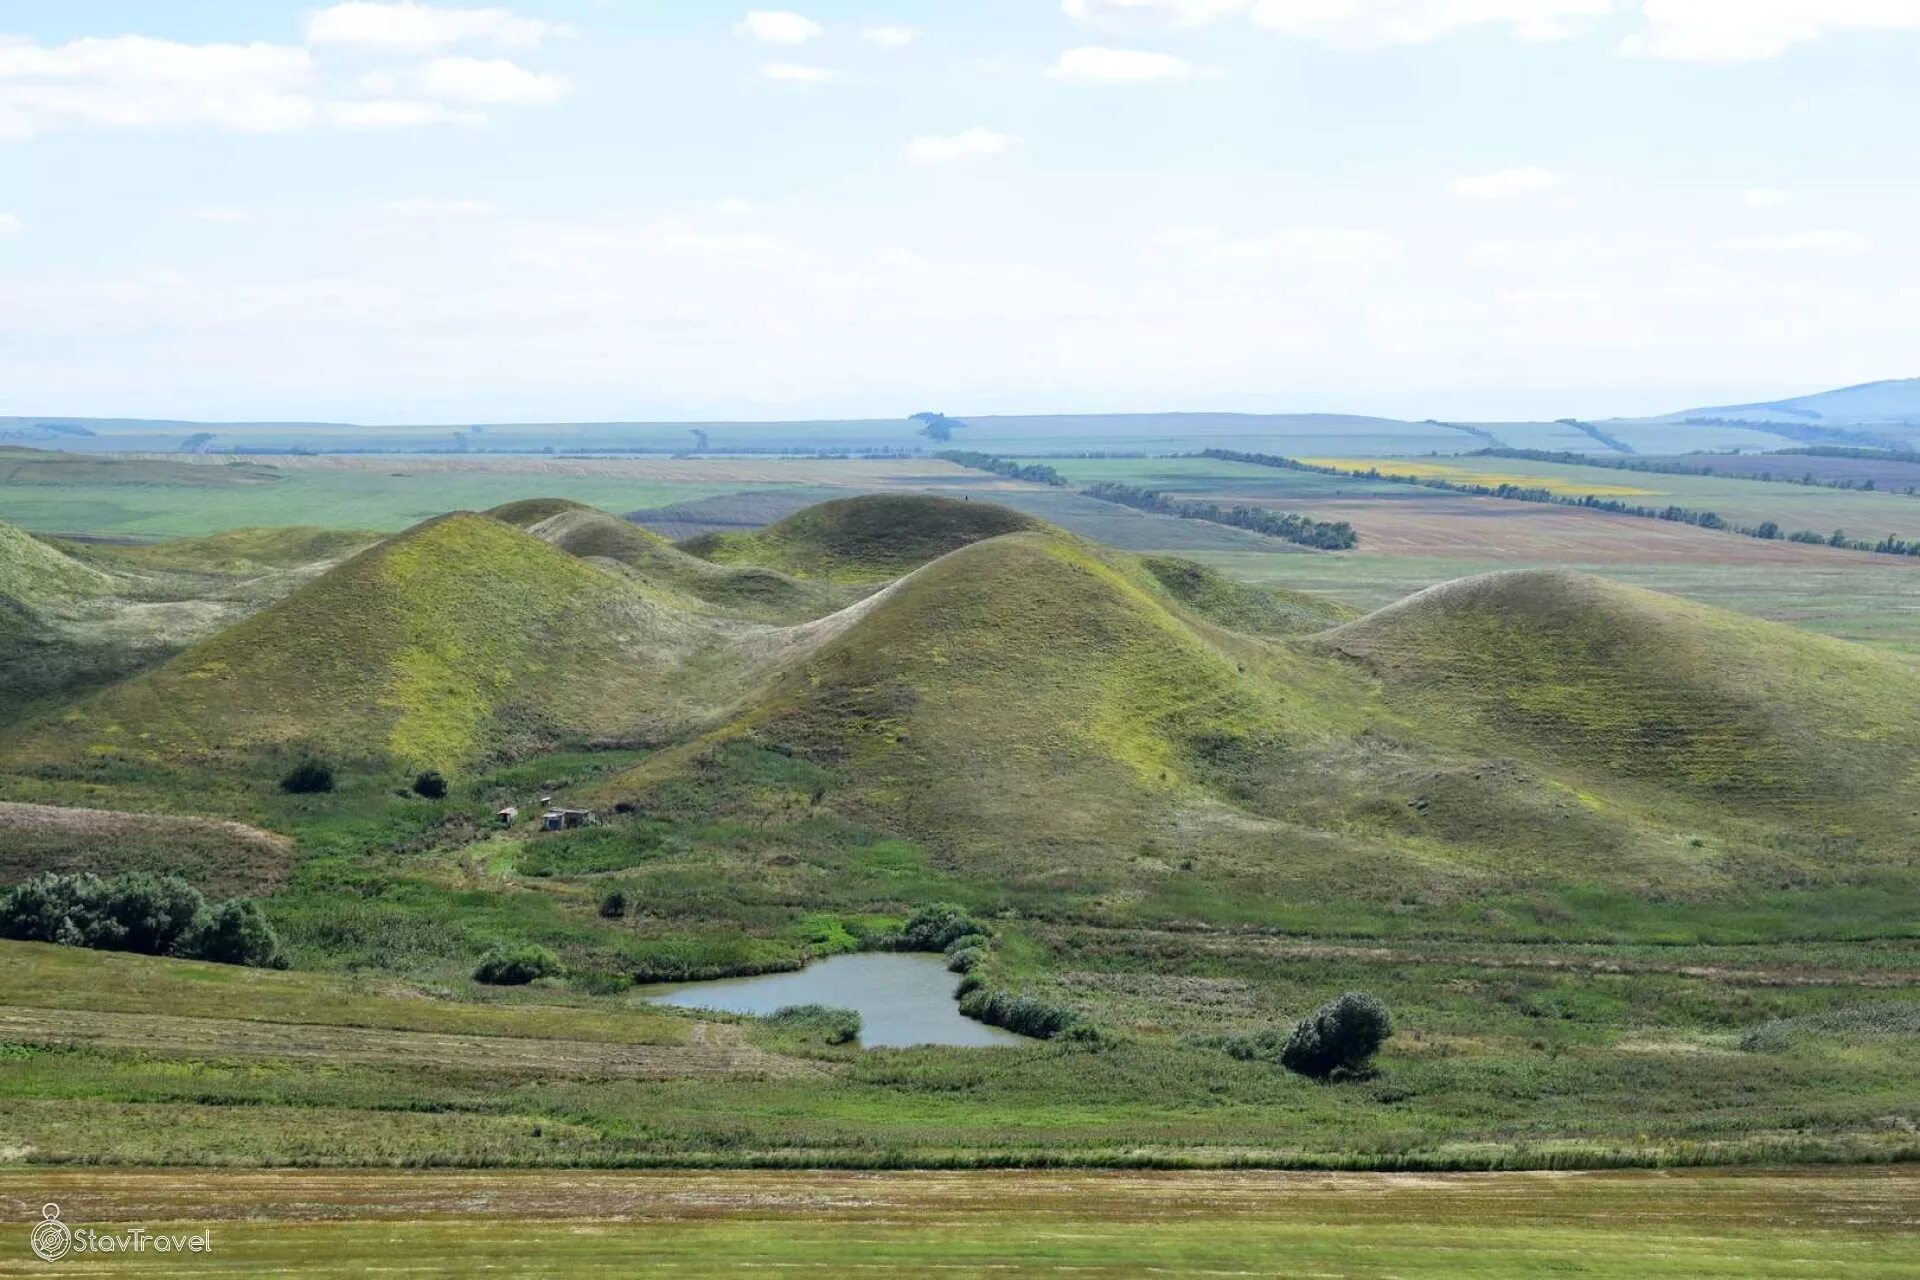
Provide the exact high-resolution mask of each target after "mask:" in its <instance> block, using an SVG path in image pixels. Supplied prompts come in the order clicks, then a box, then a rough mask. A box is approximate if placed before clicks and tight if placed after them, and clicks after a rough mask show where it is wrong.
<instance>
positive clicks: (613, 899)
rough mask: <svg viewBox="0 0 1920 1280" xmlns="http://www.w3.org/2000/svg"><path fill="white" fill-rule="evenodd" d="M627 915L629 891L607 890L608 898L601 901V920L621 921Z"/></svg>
mask: <svg viewBox="0 0 1920 1280" xmlns="http://www.w3.org/2000/svg"><path fill="white" fill-rule="evenodd" d="M626 914H627V891H626V890H625V889H609V890H607V892H606V896H605V897H603V898H601V899H600V918H601V919H602V920H619V919H621V918H622V917H624V916H625V915H626Z"/></svg>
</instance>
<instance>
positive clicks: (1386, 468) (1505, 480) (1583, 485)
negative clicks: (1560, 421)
mask: <svg viewBox="0 0 1920 1280" xmlns="http://www.w3.org/2000/svg"><path fill="white" fill-rule="evenodd" d="M1300 461H1301V462H1305V463H1307V464H1309V465H1311V466H1316V467H1332V468H1334V469H1336V470H1339V471H1353V472H1364V471H1367V470H1368V469H1370V468H1377V469H1378V470H1379V471H1380V472H1381V473H1382V474H1383V475H1393V476H1415V477H1417V478H1419V479H1422V480H1445V481H1448V482H1450V483H1452V484H1483V485H1487V486H1489V487H1492V488H1498V487H1499V486H1500V485H1503V484H1510V485H1516V486H1522V487H1539V488H1542V489H1546V490H1548V491H1550V492H1552V493H1557V494H1562V495H1565V496H1567V497H1571V498H1589V497H1591V498H1642V497H1653V496H1656V495H1658V494H1659V493H1660V492H1661V490H1659V489H1643V488H1640V487H1638V486H1636V485H1634V484H1631V483H1627V482H1624V481H1615V482H1614V483H1611V484H1601V483H1596V482H1593V481H1588V480H1569V479H1563V478H1562V477H1559V476H1552V475H1549V476H1539V475H1530V474H1525V473H1522V472H1516V471H1508V470H1503V469H1501V468H1500V466H1499V464H1498V462H1492V461H1490V463H1489V465H1487V466H1479V465H1476V464H1474V463H1470V462H1462V463H1460V464H1459V465H1457V466H1456V465H1451V464H1447V463H1440V462H1426V461H1414V460H1409V459H1403V458H1382V459H1369V458H1301V459H1300ZM1619 474H1623V475H1624V474H1628V473H1624V472H1623V473H1619Z"/></svg>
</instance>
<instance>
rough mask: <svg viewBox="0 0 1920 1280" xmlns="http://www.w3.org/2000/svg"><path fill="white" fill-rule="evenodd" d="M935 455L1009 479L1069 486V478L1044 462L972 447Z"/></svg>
mask: <svg viewBox="0 0 1920 1280" xmlns="http://www.w3.org/2000/svg"><path fill="white" fill-rule="evenodd" d="M933 456H934V457H936V458H940V459H942V460H943V461H946V462H951V463H953V464H954V465H955V466H957V467H966V468H968V469H969V470H973V471H991V472H992V473H993V474H994V475H997V476H1005V477H1007V478H1008V479H1009V480H1025V481H1026V482H1027V483H1029V484H1044V485H1050V486H1052V487H1053V488H1055V489H1064V488H1066V487H1067V478H1066V477H1065V476H1063V475H1061V474H1060V473H1059V472H1058V471H1055V470H1054V469H1053V468H1052V467H1050V466H1048V465H1047V464H1046V463H1044V462H1024V463H1023V462H1016V461H1014V460H1013V459H1012V458H996V457H994V456H993V455H992V454H990V453H978V452H976V451H974V450H971V449H949V450H947V451H946V452H944V453H936V454H934V455H933Z"/></svg>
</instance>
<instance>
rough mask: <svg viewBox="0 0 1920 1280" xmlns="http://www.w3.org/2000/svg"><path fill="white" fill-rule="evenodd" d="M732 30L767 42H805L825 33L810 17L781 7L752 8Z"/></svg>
mask: <svg viewBox="0 0 1920 1280" xmlns="http://www.w3.org/2000/svg"><path fill="white" fill-rule="evenodd" d="M734 30H735V31H738V32H739V33H740V34H741V35H743V36H747V37H748V38H750V39H754V40H763V41H765V42H766V43H768V44H805V43H806V42H807V41H809V40H817V39H819V38H820V36H821V35H823V34H825V29H824V28H823V27H821V25H820V24H819V23H817V22H815V21H814V20H813V19H812V18H806V17H802V16H801V15H800V14H797V13H788V12H786V11H785V10H781V9H754V10H752V11H751V12H749V13H748V14H747V16H746V17H744V18H742V19H741V20H740V24H739V25H738V26H736V27H735V28H734Z"/></svg>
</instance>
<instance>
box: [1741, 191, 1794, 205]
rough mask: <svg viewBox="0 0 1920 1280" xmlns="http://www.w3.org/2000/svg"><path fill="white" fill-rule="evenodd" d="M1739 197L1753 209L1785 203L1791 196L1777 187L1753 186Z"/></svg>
mask: <svg viewBox="0 0 1920 1280" xmlns="http://www.w3.org/2000/svg"><path fill="white" fill-rule="evenodd" d="M1741 198H1742V199H1743V200H1745V201H1746V202H1747V204H1748V205H1750V206H1751V207H1753V208H1755V209H1773V208H1777V207H1779V206H1780V205H1783V204H1785V203H1787V202H1788V201H1789V200H1791V199H1793V196H1792V194H1791V193H1789V192H1786V191H1782V190H1780V189H1779V188H1777V187H1754V188H1752V189H1751V190H1749V191H1747V192H1746V194H1745V195H1743V196H1742V197H1741Z"/></svg>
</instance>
